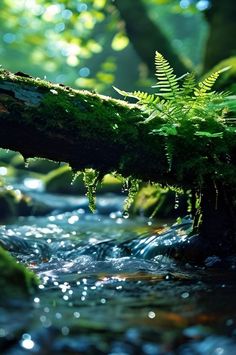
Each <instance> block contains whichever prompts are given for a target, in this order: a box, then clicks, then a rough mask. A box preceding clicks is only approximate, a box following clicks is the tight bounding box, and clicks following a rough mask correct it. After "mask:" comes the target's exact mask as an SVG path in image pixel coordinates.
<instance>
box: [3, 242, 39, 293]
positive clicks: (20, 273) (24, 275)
mask: <svg viewBox="0 0 236 355" xmlns="http://www.w3.org/2000/svg"><path fill="white" fill-rule="evenodd" d="M37 284H38V279H37V277H36V276H35V275H34V273H33V272H32V271H30V270H28V269H27V268H26V267H25V266H23V265H22V264H18V263H17V262H16V260H15V259H14V258H13V257H12V256H10V254H9V253H8V252H6V251H5V250H4V249H2V248H1V247H0V289H1V293H0V300H4V299H6V298H9V299H15V298H19V297H23V296H27V295H30V294H31V293H32V292H33V290H34V288H35V287H36V286H37Z"/></svg>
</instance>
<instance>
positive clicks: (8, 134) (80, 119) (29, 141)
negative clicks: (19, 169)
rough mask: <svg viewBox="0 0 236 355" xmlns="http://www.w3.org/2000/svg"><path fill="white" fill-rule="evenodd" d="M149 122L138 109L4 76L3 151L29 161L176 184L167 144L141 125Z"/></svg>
mask: <svg viewBox="0 0 236 355" xmlns="http://www.w3.org/2000/svg"><path fill="white" fill-rule="evenodd" d="M143 118H144V114H143V112H142V111H141V109H140V108H139V107H138V106H136V105H130V104H128V103H126V102H124V101H119V100H114V99H111V98H109V97H105V96H101V95H97V94H93V93H90V92H86V91H76V90H73V89H71V88H69V87H64V86H60V85H53V84H50V83H48V82H45V81H41V80H35V79H33V78H30V77H24V76H21V75H13V74H11V73H9V72H6V71H1V73H0V119H1V130H0V145H1V147H2V148H7V149H12V150H16V151H19V152H21V153H22V155H23V156H24V157H25V158H29V157H43V158H48V159H52V160H55V161H63V162H68V163H69V164H70V165H71V167H72V168H73V169H75V170H81V169H84V168H87V167H91V168H94V169H97V170H99V171H101V172H102V173H107V172H111V171H117V172H118V173H121V174H123V175H124V176H129V175H133V176H134V177H136V178H142V179H144V180H154V181H155V180H159V181H160V182H166V181H170V180H171V178H170V177H168V176H167V175H168V172H167V170H168V169H167V162H166V158H165V154H163V152H164V142H163V141H162V140H159V142H157V141H156V138H154V137H152V136H150V135H149V134H148V131H147V128H146V127H145V126H144V125H140V121H142V120H143Z"/></svg>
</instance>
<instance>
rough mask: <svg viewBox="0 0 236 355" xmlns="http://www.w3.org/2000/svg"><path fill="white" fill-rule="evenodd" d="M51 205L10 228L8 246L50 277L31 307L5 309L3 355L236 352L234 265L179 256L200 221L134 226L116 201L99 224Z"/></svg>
mask: <svg viewBox="0 0 236 355" xmlns="http://www.w3.org/2000/svg"><path fill="white" fill-rule="evenodd" d="M44 197H45V196H44ZM41 198H43V195H41ZM50 198H51V200H50ZM48 199H49V201H50V202H51V204H52V205H53V203H54V204H55V206H57V207H56V209H55V211H54V212H52V213H51V214H50V215H49V216H46V217H32V216H31V217H24V218H22V217H21V218H19V219H18V220H17V224H11V225H7V226H2V227H1V228H0V243H1V245H3V246H4V248H6V249H7V250H9V251H10V252H11V253H12V254H13V255H14V256H15V257H16V258H17V259H18V260H19V261H21V262H23V263H25V264H26V265H27V266H28V267H30V268H31V269H32V270H34V271H35V272H36V273H37V274H38V275H39V277H40V285H39V287H38V290H37V292H36V294H35V295H34V296H33V299H32V300H31V301H28V302H26V301H25V302H22V301H21V302H20V303H19V302H18V303H17V302H16V301H15V302H8V306H7V307H6V306H3V305H2V306H1V307H0V351H1V354H6V355H21V354H110V355H125V354H147V355H155V354H183V355H187V354H218V355H221V354H224V355H225V354H235V353H236V323H235V321H236V319H235V315H236V314H235V311H236V306H235V303H234V297H235V295H236V283H235V264H234V260H230V261H228V262H226V263H225V264H224V265H223V263H222V261H221V260H219V258H218V257H216V256H212V257H210V258H208V259H207V260H206V261H205V263H203V264H202V266H198V267H197V266H195V265H194V264H189V263H184V262H176V261H174V259H172V258H171V257H170V256H171V255H172V254H173V252H172V251H173V250H175V248H176V246H177V247H179V246H180V247H181V243H184V242H186V238H187V234H188V232H189V230H191V220H189V219H185V220H183V222H182V224H180V225H174V226H172V227H171V228H168V227H167V225H164V226H163V224H162V223H154V222H152V221H150V220H148V219H144V218H127V217H128V216H127V215H124V216H123V215H122V213H121V212H119V210H120V208H121V203H122V198H120V197H116V198H114V197H113V196H112V197H110V196H109V195H108V196H107V197H106V196H104V197H100V198H99V200H98V206H99V208H98V211H99V213H97V214H95V215H91V214H89V213H87V212H86V207H85V205H84V200H83V201H81V200H80V202H78V199H76V198H74V200H73V198H70V199H68V200H66V199H65V198H64V200H63V203H62V202H61V200H60V197H55V196H52V197H50V195H47V200H48ZM66 201H67V203H68V210H69V211H70V212H66ZM60 202H61V205H60ZM62 205H63V208H62V207H60V206H62ZM58 206H59V207H58ZM73 206H74V208H73ZM78 206H80V207H78ZM60 208H61V210H60Z"/></svg>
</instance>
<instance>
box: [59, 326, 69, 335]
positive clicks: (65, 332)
mask: <svg viewBox="0 0 236 355" xmlns="http://www.w3.org/2000/svg"><path fill="white" fill-rule="evenodd" d="M61 333H62V335H65V336H66V335H68V334H69V333H70V329H69V328H68V327H62V328H61Z"/></svg>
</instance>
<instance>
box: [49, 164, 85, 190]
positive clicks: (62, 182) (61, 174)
mask: <svg viewBox="0 0 236 355" xmlns="http://www.w3.org/2000/svg"><path fill="white" fill-rule="evenodd" d="M43 181H44V183H45V190H46V191H47V192H50V193H61V194H77V195H83V194H85V193H86V189H85V187H84V184H83V179H82V175H80V176H79V177H78V178H77V179H76V180H75V181H74V182H73V183H72V181H73V172H72V169H71V168H70V167H69V165H63V166H60V167H59V168H57V169H55V170H53V171H51V172H50V173H48V174H47V175H46V176H45V177H44V179H43Z"/></svg>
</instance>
